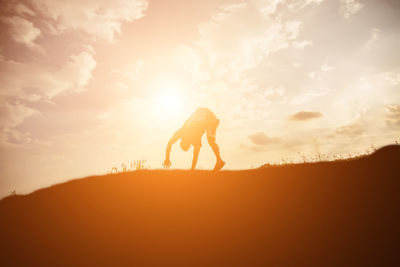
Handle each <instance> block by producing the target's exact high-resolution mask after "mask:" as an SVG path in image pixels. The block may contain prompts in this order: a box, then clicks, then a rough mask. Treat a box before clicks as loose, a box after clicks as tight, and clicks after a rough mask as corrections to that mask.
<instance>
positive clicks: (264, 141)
mask: <svg viewBox="0 0 400 267" xmlns="http://www.w3.org/2000/svg"><path fill="white" fill-rule="evenodd" d="M249 139H250V140H251V142H252V143H253V144H255V145H260V146H265V145H271V144H276V143H279V142H280V141H281V139H280V138H278V137H269V136H267V135H266V134H265V133H264V132H257V133H254V134H251V135H249Z"/></svg>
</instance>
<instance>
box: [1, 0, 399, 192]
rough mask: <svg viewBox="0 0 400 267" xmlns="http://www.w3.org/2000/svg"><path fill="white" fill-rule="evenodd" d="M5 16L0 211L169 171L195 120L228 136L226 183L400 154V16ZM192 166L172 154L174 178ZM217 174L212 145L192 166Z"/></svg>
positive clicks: (227, 6)
mask: <svg viewBox="0 0 400 267" xmlns="http://www.w3.org/2000/svg"><path fill="white" fill-rule="evenodd" d="M0 5H1V8H0V28H1V30H0V36H1V38H0V197H2V196H5V195H8V194H10V192H11V191H13V190H15V191H16V192H17V193H28V192H31V191H32V190H36V189H38V188H42V187H45V186H49V185H52V184H56V183H60V182H64V181H67V180H69V179H71V178H79V177H84V176H88V175H95V174H96V175H97V174H105V173H108V172H110V170H111V169H112V167H114V166H116V167H117V168H119V169H120V168H121V164H123V163H125V164H127V165H129V163H130V162H132V161H134V160H141V159H144V160H146V165H147V166H148V167H149V168H151V169H157V168H161V164H162V162H163V160H164V157H165V147H166V144H167V142H168V140H169V138H170V137H171V136H172V134H173V133H174V132H175V131H176V130H177V129H179V127H180V126H181V125H182V124H183V123H184V121H185V119H186V118H187V117H188V116H190V114H191V113H192V112H193V111H194V110H195V109H196V108H197V107H201V106H203V107H208V108H210V109H211V110H212V111H213V112H214V113H215V114H216V116H217V117H218V118H219V119H220V121H221V123H220V126H219V127H218V131H217V143H218V144H219V146H220V149H221V155H222V158H223V159H224V160H225V161H226V162H227V164H226V166H225V168H226V169H244V168H254V167H258V166H260V165H262V164H264V163H268V162H269V163H274V162H282V160H288V161H294V162H296V161H301V160H302V157H303V156H304V157H307V158H309V159H312V158H315V156H316V155H318V153H319V154H322V155H326V156H327V157H328V156H333V155H349V154H353V155H354V154H356V153H365V152H367V151H371V150H372V147H376V148H377V147H380V146H383V145H387V144H393V143H395V142H397V141H400V53H399V49H398V48H399V47H400V1H397V0H252V1H241V0H202V1H187V0H163V1H161V0H159V1H156V0H153V1H152V0H114V1H106V0H70V1H62V0H24V1H13V0H9V1H1V3H0ZM191 160H192V153H191V152H183V151H182V150H180V148H179V145H175V146H174V147H173V149H172V155H171V162H172V167H173V168H189V167H190V164H191ZM214 164H215V158H214V156H213V154H212V151H211V149H210V148H209V146H208V145H207V141H206V140H205V138H203V147H202V150H201V152H200V156H199V162H198V167H199V168H200V169H212V168H213V166H214Z"/></svg>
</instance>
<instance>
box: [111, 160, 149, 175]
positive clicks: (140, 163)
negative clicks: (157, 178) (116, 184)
mask: <svg viewBox="0 0 400 267" xmlns="http://www.w3.org/2000/svg"><path fill="white" fill-rule="evenodd" d="M146 163H147V161H146V160H145V159H141V160H134V161H133V162H130V164H129V167H127V164H125V163H122V164H121V170H118V168H117V167H115V166H114V167H112V169H111V171H110V173H119V172H127V171H138V170H146V169H149V168H150V166H149V165H147V164H146Z"/></svg>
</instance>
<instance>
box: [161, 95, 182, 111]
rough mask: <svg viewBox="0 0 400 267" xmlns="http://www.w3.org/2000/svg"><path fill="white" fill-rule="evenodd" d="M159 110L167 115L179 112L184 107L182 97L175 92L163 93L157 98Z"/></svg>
mask: <svg viewBox="0 0 400 267" xmlns="http://www.w3.org/2000/svg"><path fill="white" fill-rule="evenodd" d="M155 102H156V103H155V104H156V105H157V107H158V109H160V110H161V111H163V112H167V113H174V112H176V111H179V110H180V109H181V108H182V106H183V99H182V96H181V95H179V94H178V93H177V92H174V91H167V92H162V93H160V94H158V95H157V96H156V101H155Z"/></svg>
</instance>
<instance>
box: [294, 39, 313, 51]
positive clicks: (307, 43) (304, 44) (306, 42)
mask: <svg viewBox="0 0 400 267" xmlns="http://www.w3.org/2000/svg"><path fill="white" fill-rule="evenodd" d="M292 44H293V46H294V47H295V48H297V49H304V48H306V47H307V46H310V45H312V44H313V42H312V41H310V40H303V41H294V42H293V43H292Z"/></svg>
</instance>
